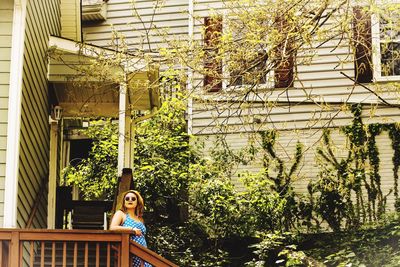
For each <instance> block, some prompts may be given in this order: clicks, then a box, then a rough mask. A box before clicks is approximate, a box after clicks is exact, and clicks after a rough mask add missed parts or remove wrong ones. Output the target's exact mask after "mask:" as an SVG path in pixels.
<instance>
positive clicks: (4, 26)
mask: <svg viewBox="0 0 400 267" xmlns="http://www.w3.org/2000/svg"><path fill="white" fill-rule="evenodd" d="M13 11H14V1H13V0H2V1H1V2H0V227H1V226H2V225H3V217H4V214H3V211H4V179H5V168H6V167H5V166H6V149H7V125H8V123H7V115H8V91H9V82H10V61H11V32H12V22H13Z"/></svg>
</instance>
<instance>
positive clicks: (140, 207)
mask: <svg viewBox="0 0 400 267" xmlns="http://www.w3.org/2000/svg"><path fill="white" fill-rule="evenodd" d="M129 193H132V194H134V195H135V196H136V199H137V205H136V208H135V215H136V216H138V217H139V218H143V211H144V201H143V198H142V196H141V195H140V193H139V192H138V191H136V190H128V191H126V192H124V193H123V195H122V200H121V203H122V204H121V208H120V210H121V211H123V212H124V213H126V210H127V209H126V207H125V197H126V195H127V194H129Z"/></svg>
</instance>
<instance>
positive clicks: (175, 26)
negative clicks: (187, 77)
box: [83, 0, 188, 49]
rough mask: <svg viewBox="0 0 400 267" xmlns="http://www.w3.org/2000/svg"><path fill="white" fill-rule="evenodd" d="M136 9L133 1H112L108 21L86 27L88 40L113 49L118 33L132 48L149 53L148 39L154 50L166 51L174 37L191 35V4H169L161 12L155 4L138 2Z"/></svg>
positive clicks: (165, 3)
mask: <svg viewBox="0 0 400 267" xmlns="http://www.w3.org/2000/svg"><path fill="white" fill-rule="evenodd" d="M134 5H135V8H136V11H135V10H134V8H133V2H132V1H128V0H126V1H121V0H118V1H117V0H110V1H108V2H107V20H106V21H104V22H99V23H91V24H90V25H89V24H88V25H84V26H83V32H84V40H85V41H86V42H88V43H92V44H95V45H99V46H102V47H108V48H112V46H111V44H110V38H111V36H112V30H113V29H114V30H116V31H118V32H119V33H121V34H123V35H124V36H126V42H127V43H128V44H129V46H130V47H131V48H144V49H148V46H147V39H146V38H145V37H147V35H148V37H149V40H150V43H151V49H157V48H160V47H165V46H166V42H167V41H168V39H169V38H172V36H176V35H184V36H186V35H187V30H188V29H187V28H188V14H187V10H188V9H187V1H177V0H166V1H164V3H163V4H162V5H160V6H158V7H157V8H156V7H155V6H154V2H153V1H135V2H134ZM136 12H137V13H136ZM138 15H139V16H140V19H139V18H138ZM146 30H148V34H147V33H146ZM144 43H145V45H144Z"/></svg>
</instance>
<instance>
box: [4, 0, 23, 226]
mask: <svg viewBox="0 0 400 267" xmlns="http://www.w3.org/2000/svg"><path fill="white" fill-rule="evenodd" d="M25 18H26V0H15V1H14V15H13V28H12V39H11V63H10V66H12V68H11V69H10V86H9V97H8V120H7V122H8V125H7V151H6V174H5V181H4V221H3V227H7V228H16V227H17V204H18V169H19V147H20V146H19V144H20V132H21V99H22V67H23V62H24V41H25V24H26V19H25Z"/></svg>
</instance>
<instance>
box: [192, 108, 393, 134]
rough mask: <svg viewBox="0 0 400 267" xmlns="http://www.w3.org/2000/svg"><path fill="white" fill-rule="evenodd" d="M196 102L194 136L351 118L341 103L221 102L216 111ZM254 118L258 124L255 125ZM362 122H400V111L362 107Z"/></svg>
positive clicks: (296, 126) (327, 123) (316, 125)
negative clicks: (244, 104)
mask: <svg viewBox="0 0 400 267" xmlns="http://www.w3.org/2000/svg"><path fill="white" fill-rule="evenodd" d="M208 107H209V108H210V109H207V106H205V105H200V104H197V105H195V106H194V112H193V133H194V134H195V135H196V134H197V135H201V134H209V133H218V132H221V131H222V132H226V133H233V132H236V131H239V132H245V131H254V130H261V129H271V128H276V129H303V128H310V127H313V128H321V127H328V126H329V127H337V126H344V125H347V124H349V123H351V121H352V118H353V116H352V114H351V112H350V111H348V110H347V111H343V110H341V105H340V104H336V105H331V106H330V109H329V110H328V109H327V110H322V111H321V108H320V107H319V106H317V105H313V104H308V105H306V104H303V105H292V106H291V107H290V108H289V107H288V106H282V105H281V106H279V105H278V106H276V107H273V108H262V107H257V106H254V107H251V108H246V107H242V109H241V110H240V112H239V109H237V108H235V107H237V105H230V109H227V106H224V105H223V104H221V105H220V106H218V108H219V110H221V111H219V112H218V110H217V109H216V108H215V107H214V108H213V107H210V106H208ZM254 119H258V120H260V123H256V124H254V123H253V122H254ZM363 119H364V121H365V123H394V122H400V110H399V109H398V108H396V107H390V106H371V105H365V106H363Z"/></svg>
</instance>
